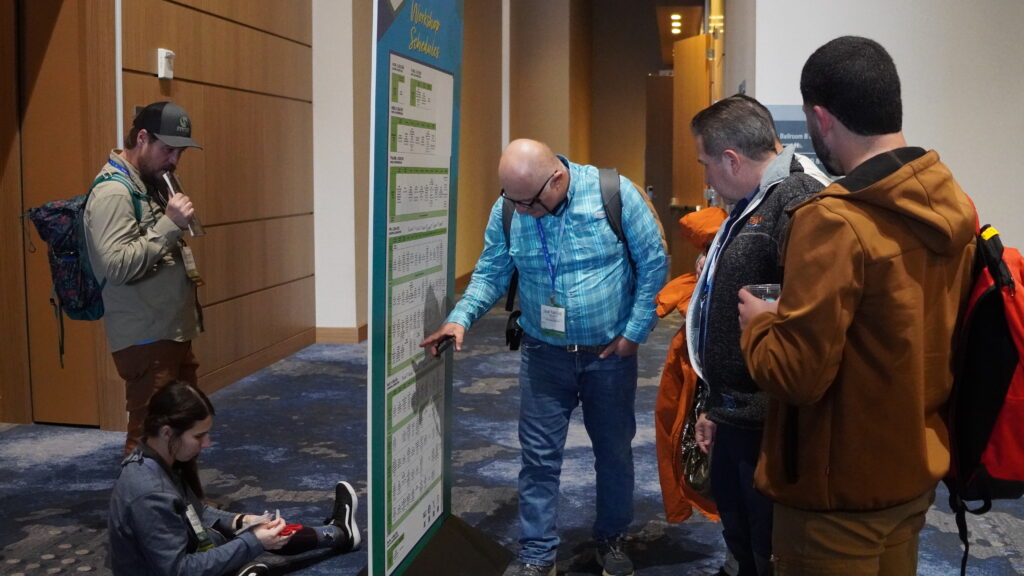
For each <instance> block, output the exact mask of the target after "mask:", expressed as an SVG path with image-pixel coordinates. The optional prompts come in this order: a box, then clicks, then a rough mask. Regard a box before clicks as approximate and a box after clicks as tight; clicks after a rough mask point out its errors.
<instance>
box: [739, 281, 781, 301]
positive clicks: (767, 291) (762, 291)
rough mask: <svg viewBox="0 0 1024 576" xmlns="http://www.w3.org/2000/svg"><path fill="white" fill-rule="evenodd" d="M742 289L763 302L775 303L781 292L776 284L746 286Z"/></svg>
mask: <svg viewBox="0 0 1024 576" xmlns="http://www.w3.org/2000/svg"><path fill="white" fill-rule="evenodd" d="M743 289H744V290H746V291H747V292H750V293H751V294H753V295H754V296H757V297H758V298H760V299H761V300H764V301H765V302H775V301H776V300H778V299H779V293H780V292H782V286H779V285H778V284H748V285H746V286H744V287H743Z"/></svg>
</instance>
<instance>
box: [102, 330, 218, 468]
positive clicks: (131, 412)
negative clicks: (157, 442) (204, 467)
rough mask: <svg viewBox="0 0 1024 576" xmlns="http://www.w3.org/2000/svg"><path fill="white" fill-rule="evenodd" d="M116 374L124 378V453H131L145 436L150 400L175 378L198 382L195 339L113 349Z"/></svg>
mask: <svg viewBox="0 0 1024 576" xmlns="http://www.w3.org/2000/svg"><path fill="white" fill-rule="evenodd" d="M113 356H114V365H115V366H117V373H118V374H119V375H120V376H121V378H124V396H125V409H126V410H128V436H127V438H126V439H125V443H124V453H125V454H128V453H129V452H131V451H132V449H133V448H135V444H136V442H137V440H138V439H139V438H141V437H142V435H143V430H142V426H143V423H144V421H145V419H146V408H147V406H148V404H149V399H150V398H151V397H152V396H153V394H155V393H156V392H157V390H160V389H161V388H163V387H164V386H166V385H168V384H170V383H171V382H173V381H175V380H182V381H184V382H188V383H189V384H192V385H193V386H197V385H198V382H199V381H198V378H197V376H196V371H197V370H198V369H199V362H197V361H196V357H195V356H194V355H193V354H192V342H175V341H174V340H157V341H156V342H151V343H149V344H139V345H136V346H129V347H128V348H124V349H122V350H118V351H117V352H114V354H113Z"/></svg>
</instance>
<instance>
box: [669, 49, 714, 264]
mask: <svg viewBox="0 0 1024 576" xmlns="http://www.w3.org/2000/svg"><path fill="white" fill-rule="evenodd" d="M710 42H711V36H710V35H708V34H701V35H698V36H691V37H689V38H684V39H682V40H679V41H678V42H676V43H675V54H674V66H673V67H674V72H675V76H674V79H675V80H674V85H673V89H674V90H673V91H674V95H673V98H674V114H673V116H674V122H673V126H674V142H673V146H672V147H673V150H674V153H673V162H672V184H673V195H672V196H673V199H672V200H673V201H672V203H673V205H674V206H675V207H676V209H675V210H674V214H675V216H676V217H677V218H678V217H681V216H682V215H683V214H684V213H685V212H686V211H688V210H692V209H693V208H695V207H697V206H701V207H703V206H705V205H706V204H707V202H706V201H705V200H704V169H703V168H702V167H701V165H700V164H699V163H698V162H697V148H696V145H695V144H694V142H693V136H692V135H691V134H690V120H692V119H693V117H694V115H696V114H697V112H700V111H701V110H703V109H704V108H707V107H708V106H710V105H711V88H710V87H711V74H710V70H711V67H710V66H709V61H708V49H709V45H710ZM699 252H700V251H699V250H698V249H697V248H694V247H693V246H690V245H689V244H688V243H685V242H680V243H678V244H677V245H675V246H673V250H672V269H671V271H670V273H671V275H672V276H673V277H675V276H678V275H680V274H685V273H687V272H691V271H693V262H694V260H695V259H696V258H697V254H699Z"/></svg>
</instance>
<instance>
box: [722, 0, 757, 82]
mask: <svg viewBox="0 0 1024 576" xmlns="http://www.w3.org/2000/svg"><path fill="white" fill-rule="evenodd" d="M755 11H756V10H755V8H754V3H753V2H751V0H725V10H724V12H725V54H724V56H723V58H724V62H725V63H724V67H725V69H724V70H723V73H722V96H723V97H724V96H732V95H733V94H735V93H737V92H739V91H740V84H741V83H743V82H746V89H747V94H751V95H752V94H755V93H756V92H757V85H756V84H755V82H754V80H755V78H754V63H755V62H756V58H755V53H754V49H755V46H756V42H755V40H756V39H757V30H756V28H755V24H756V23H755V21H754V15H755Z"/></svg>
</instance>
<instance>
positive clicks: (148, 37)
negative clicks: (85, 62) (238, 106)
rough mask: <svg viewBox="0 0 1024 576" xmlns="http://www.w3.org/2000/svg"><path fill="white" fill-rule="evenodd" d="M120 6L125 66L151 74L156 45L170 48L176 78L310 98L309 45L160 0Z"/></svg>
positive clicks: (310, 55)
mask: <svg viewBox="0 0 1024 576" xmlns="http://www.w3.org/2000/svg"><path fill="white" fill-rule="evenodd" d="M269 5H270V4H268V6H269ZM122 6H123V7H124V12H123V15H122V21H123V26H124V69H125V70H126V71H128V70H131V71H136V72H143V73H149V74H154V75H155V74H156V50H157V48H167V49H170V50H173V51H174V53H175V60H174V76H175V79H185V80H189V81H194V82H202V83H206V84H213V85H217V86H226V87H230V88H237V89H240V90H247V91H253V92H260V93H263V94H275V95H280V96H285V97H288V98H294V99H297V100H304V101H307V102H310V101H312V99H313V69H312V49H311V48H310V46H308V45H304V44H299V43H297V42H294V41H291V40H286V39H284V38H280V37H278V36H274V35H271V34H267V33H265V32H261V31H259V30H255V29H253V28H250V27H248V26H242V25H240V24H237V23H234V22H230V21H228V20H224V19H223V18H218V17H215V16H212V15H210V14H206V13H204V12H200V11H198V10H195V9H193V8H190V7H187V6H183V5H180V4H173V3H170V2H164V1H162V0H133V1H131V2H124V3H123V4H122ZM286 7H287V4H281V5H279V7H278V9H280V10H282V11H283V10H285V9H286ZM274 13H276V12H272V14H274ZM268 16H270V14H268ZM310 26H312V24H310ZM175 81H176V80H175ZM172 82H174V81H172Z"/></svg>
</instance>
